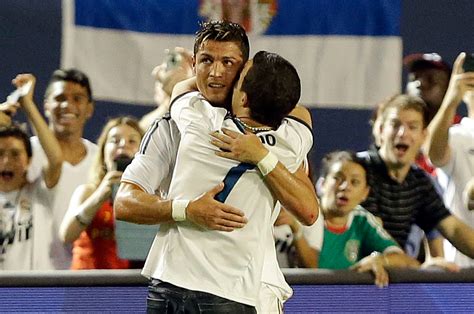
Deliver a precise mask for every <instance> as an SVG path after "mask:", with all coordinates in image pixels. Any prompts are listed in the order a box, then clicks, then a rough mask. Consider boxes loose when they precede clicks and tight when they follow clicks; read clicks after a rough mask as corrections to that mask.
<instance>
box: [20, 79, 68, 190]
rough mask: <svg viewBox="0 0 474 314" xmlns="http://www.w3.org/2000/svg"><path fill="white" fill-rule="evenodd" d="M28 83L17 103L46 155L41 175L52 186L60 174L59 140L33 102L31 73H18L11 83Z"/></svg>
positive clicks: (21, 84)
mask: <svg viewBox="0 0 474 314" xmlns="http://www.w3.org/2000/svg"><path fill="white" fill-rule="evenodd" d="M27 83H30V84H31V87H30V89H29V91H28V93H27V94H26V95H25V96H23V97H21V98H20V100H19V103H20V105H21V107H22V108H23V110H25V113H26V115H27V117H28V120H29V121H30V123H31V125H32V127H33V129H34V131H35V133H36V134H37V135H38V139H39V141H40V143H41V146H42V147H43V149H44V152H45V153H46V157H47V163H46V165H45V166H44V168H43V175H44V180H45V183H46V186H47V187H48V188H52V187H54V186H55V185H56V184H57V183H58V181H59V178H60V176H61V166H62V163H63V154H62V151H61V147H60V146H59V142H58V140H57V139H56V137H55V136H54V134H53V133H52V132H51V130H50V129H49V128H48V125H47V124H46V121H44V119H43V117H42V116H41V114H40V112H39V111H38V108H37V107H36V104H35V103H34V102H33V91H34V86H35V83H36V79H35V77H34V76H33V75H32V74H19V75H17V77H16V78H15V79H13V84H14V85H15V86H16V87H17V88H19V87H21V86H24V85H25V84H27Z"/></svg>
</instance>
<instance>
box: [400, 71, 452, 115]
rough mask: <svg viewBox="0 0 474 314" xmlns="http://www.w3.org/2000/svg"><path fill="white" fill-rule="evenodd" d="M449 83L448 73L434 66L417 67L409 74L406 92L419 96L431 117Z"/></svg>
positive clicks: (436, 109)
mask: <svg viewBox="0 0 474 314" xmlns="http://www.w3.org/2000/svg"><path fill="white" fill-rule="evenodd" d="M448 84H449V75H448V74H447V73H446V72H445V71H442V70H439V69H436V68H425V69H419V70H416V71H414V72H412V73H410V74H409V76H408V83H407V88H406V89H407V94H409V95H412V96H419V97H421V98H422V99H423V100H424V101H425V102H426V104H427V105H428V108H429V110H430V113H431V114H430V115H431V116H432V117H433V116H434V115H435V114H436V112H437V111H438V109H439V107H440V106H441V103H442V101H443V98H444V94H446V90H447V89H448Z"/></svg>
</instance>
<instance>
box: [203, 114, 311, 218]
mask: <svg viewBox="0 0 474 314" xmlns="http://www.w3.org/2000/svg"><path fill="white" fill-rule="evenodd" d="M292 114H293V115H294V116H295V117H297V118H298V119H300V120H303V121H304V122H305V123H307V124H308V125H311V116H310V114H309V112H308V110H307V109H305V108H304V107H301V106H298V107H297V108H296V109H295V110H294V111H293V112H292ZM222 131H223V133H224V134H219V133H212V134H211V135H212V136H213V138H214V139H213V140H212V141H211V143H212V144H213V145H215V146H216V147H218V148H220V151H217V152H216V154H217V155H218V156H221V157H224V158H229V159H233V160H238V161H240V162H247V163H250V164H253V165H257V166H258V164H259V163H260V162H261V161H262V160H263V159H264V158H266V156H267V155H268V154H269V151H268V149H267V148H265V146H264V145H263V144H262V143H261V141H260V139H259V138H258V137H257V136H256V135H255V134H253V133H250V132H246V133H245V134H240V133H237V132H234V131H231V130H228V129H223V130H222ZM264 179H265V182H266V184H267V185H268V187H269V188H270V190H271V191H272V193H273V195H274V196H275V198H276V199H278V200H279V201H280V203H281V204H282V206H283V207H285V208H286V209H287V210H289V211H290V212H291V213H292V214H293V215H294V216H295V217H296V218H297V219H298V220H299V221H300V222H301V223H303V224H305V225H312V224H313V223H314V222H315V221H316V219H317V218H318V215H319V202H318V199H317V197H316V191H315V189H314V185H313V183H312V182H311V180H310V179H309V177H308V175H307V174H306V172H305V171H304V169H303V167H302V166H301V167H300V168H299V169H298V170H297V171H296V172H295V173H291V172H290V171H288V169H287V168H286V167H285V166H284V165H283V164H282V163H281V162H279V161H278V162H277V164H276V166H275V167H274V168H273V169H272V170H271V171H270V172H269V173H268V174H266V175H264Z"/></svg>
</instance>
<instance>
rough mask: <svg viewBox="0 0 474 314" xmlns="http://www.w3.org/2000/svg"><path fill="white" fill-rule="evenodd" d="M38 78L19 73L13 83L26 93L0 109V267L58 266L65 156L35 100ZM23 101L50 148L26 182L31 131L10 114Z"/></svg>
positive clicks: (22, 106) (45, 267)
mask: <svg viewBox="0 0 474 314" xmlns="http://www.w3.org/2000/svg"><path fill="white" fill-rule="evenodd" d="M35 82H36V79H35V77H34V76H33V75H31V74H20V75H18V76H17V77H16V78H15V79H14V80H13V84H14V85H15V86H16V87H17V88H18V89H22V94H23V95H24V96H22V97H20V98H19V99H18V103H16V101H17V100H13V103H8V102H7V103H5V104H2V106H1V107H2V109H1V111H0V116H1V117H0V122H1V125H0V269H1V270H50V269H54V266H53V264H52V259H51V256H50V252H49V245H50V244H51V242H52V241H53V239H54V238H55V235H54V232H53V226H52V221H53V219H52V217H53V215H54V213H53V211H52V209H51V208H52V204H53V202H54V193H53V190H54V187H55V186H56V184H57V183H58V181H59V177H60V175H61V165H62V162H63V157H62V153H61V148H60V146H59V143H58V141H57V140H56V138H55V137H54V135H53V133H52V132H51V131H50V130H49V129H48V126H47V124H46V122H45V121H44V119H43V117H42V116H41V114H40V113H39V111H38V109H37V107H36V105H35V103H34V102H33V91H34V85H35ZM18 106H19V107H21V108H22V109H23V110H24V111H25V113H26V115H27V117H28V120H29V122H30V123H31V125H32V127H33V128H34V130H35V132H36V134H37V135H38V139H39V142H40V144H41V146H42V147H43V149H44V151H45V153H46V157H47V158H46V159H47V162H46V164H45V165H44V166H43V169H42V174H41V175H40V176H39V177H38V178H37V179H36V180H35V181H33V182H28V180H27V177H26V174H27V169H28V166H29V164H30V161H31V158H32V148H31V144H30V140H29V137H28V135H27V134H26V132H25V131H23V130H22V128H20V127H18V126H16V125H14V124H13V125H12V124H11V116H12V115H14V114H15V112H16V109H17V108H18Z"/></svg>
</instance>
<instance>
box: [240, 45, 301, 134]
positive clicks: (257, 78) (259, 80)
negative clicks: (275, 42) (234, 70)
mask: <svg viewBox="0 0 474 314" xmlns="http://www.w3.org/2000/svg"><path fill="white" fill-rule="evenodd" d="M241 90H242V91H244V92H245V93H246V94H247V98H248V102H249V107H250V109H251V113H250V116H251V118H252V119H254V120H255V121H258V122H260V123H263V124H265V125H268V126H271V127H273V128H277V127H278V126H279V125H280V124H281V121H282V120H283V118H284V117H285V116H287V115H288V114H289V113H290V112H291V111H292V110H293V109H294V108H295V106H296V104H297V103H298V101H299V99H300V96H301V82H300V78H299V75H298V72H297V71H296V69H295V67H294V66H293V65H292V64H291V63H290V62H288V61H287V60H285V59H284V58H283V57H281V56H279V55H277V54H275V53H270V52H267V51H259V52H257V54H255V57H254V58H253V65H252V67H251V68H250V69H249V71H248V72H247V74H246V75H245V78H244V80H243V82H242V86H241Z"/></svg>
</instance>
